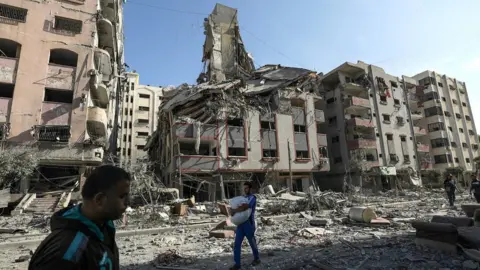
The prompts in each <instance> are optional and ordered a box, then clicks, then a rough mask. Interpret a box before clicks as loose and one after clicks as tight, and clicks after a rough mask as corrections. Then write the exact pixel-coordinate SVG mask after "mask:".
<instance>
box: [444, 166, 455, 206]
mask: <svg viewBox="0 0 480 270" xmlns="http://www.w3.org/2000/svg"><path fill="white" fill-rule="evenodd" d="M443 186H444V188H445V191H446V192H447V197H448V202H449V203H450V206H451V207H453V206H455V192H456V190H457V184H456V182H455V179H453V175H451V174H449V175H447V177H446V179H445V181H443Z"/></svg>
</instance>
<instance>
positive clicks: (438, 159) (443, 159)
mask: <svg viewBox="0 0 480 270" xmlns="http://www.w3.org/2000/svg"><path fill="white" fill-rule="evenodd" d="M433 160H434V161H435V164H444V163H448V162H452V161H453V160H452V155H450V154H445V155H436V156H433Z"/></svg>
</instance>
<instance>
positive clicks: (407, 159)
mask: <svg viewBox="0 0 480 270" xmlns="http://www.w3.org/2000/svg"><path fill="white" fill-rule="evenodd" d="M403 162H405V163H410V156H409V155H403Z"/></svg>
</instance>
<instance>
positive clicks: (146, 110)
mask: <svg viewBox="0 0 480 270" xmlns="http://www.w3.org/2000/svg"><path fill="white" fill-rule="evenodd" d="M138 110H139V111H142V112H148V111H150V108H149V107H145V106H139V107H138Z"/></svg>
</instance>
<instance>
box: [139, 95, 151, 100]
mask: <svg viewBox="0 0 480 270" xmlns="http://www.w3.org/2000/svg"><path fill="white" fill-rule="evenodd" d="M138 97H139V98H147V99H149V98H150V95H147V94H138Z"/></svg>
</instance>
